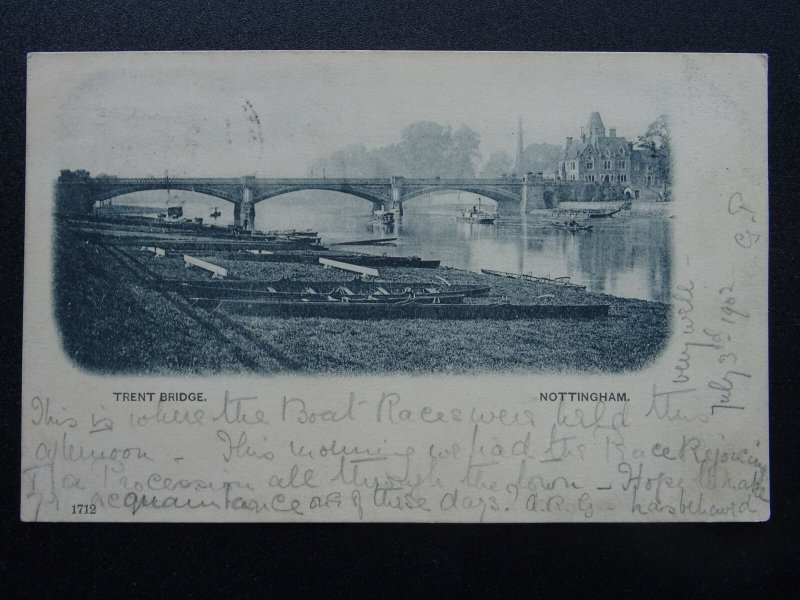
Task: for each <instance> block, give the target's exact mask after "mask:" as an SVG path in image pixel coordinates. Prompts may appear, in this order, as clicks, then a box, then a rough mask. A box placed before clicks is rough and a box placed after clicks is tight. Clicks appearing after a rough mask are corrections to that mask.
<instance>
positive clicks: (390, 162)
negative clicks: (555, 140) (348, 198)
mask: <svg viewBox="0 0 800 600" xmlns="http://www.w3.org/2000/svg"><path fill="white" fill-rule="evenodd" d="M637 145H638V147H639V148H647V149H648V150H650V151H651V152H653V153H657V154H659V155H660V156H662V157H663V159H664V160H663V164H664V167H663V168H664V170H665V171H666V172H665V173H664V175H666V177H665V179H668V178H669V172H668V171H669V127H668V122H667V119H666V117H664V116H663V115H662V116H661V117H659V118H658V119H656V120H655V121H654V122H653V123H651V125H650V126H649V127H648V129H647V131H646V132H645V134H644V135H643V136H640V137H639V140H638V143H637ZM562 153H563V148H562V147H561V146H558V145H556V144H547V143H541V144H529V145H527V146H526V147H525V148H524V150H523V156H522V165H516V164H515V160H514V159H513V158H512V157H511V155H510V154H509V153H508V152H506V151H505V150H496V151H493V152H491V153H490V154H489V156H488V158H487V159H486V160H485V161H483V160H482V156H481V153H480V136H479V135H478V133H477V132H475V131H474V130H472V129H470V128H469V127H467V126H466V125H461V126H459V127H457V128H456V129H453V128H452V127H450V126H448V125H441V124H439V123H434V122H432V121H419V122H417V123H412V124H411V125H408V126H407V127H405V128H404V129H403V130H402V132H401V134H400V141H399V142H396V143H394V144H389V145H387V146H382V147H379V148H373V149H368V148H367V147H366V146H365V145H364V144H352V145H349V146H346V147H344V148H342V149H340V150H336V151H335V152H332V153H331V154H329V155H328V156H325V157H322V158H320V159H318V160H316V161H315V162H314V163H313V164H312V165H311V175H312V176H313V177H322V176H323V175H324V176H326V177H391V176H392V175H404V176H406V177H442V178H460V177H465V178H473V177H508V176H511V175H517V176H522V175H523V174H525V173H528V172H533V173H545V174H549V173H554V172H555V171H556V169H557V167H558V162H559V160H560V158H561V155H562Z"/></svg>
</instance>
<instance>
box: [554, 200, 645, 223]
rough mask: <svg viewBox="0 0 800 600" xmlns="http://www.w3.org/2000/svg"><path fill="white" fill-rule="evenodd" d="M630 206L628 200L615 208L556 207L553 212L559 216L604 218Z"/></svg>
mask: <svg viewBox="0 0 800 600" xmlns="http://www.w3.org/2000/svg"><path fill="white" fill-rule="evenodd" d="M631 206H632V203H631V201H630V200H628V201H626V202H623V203H622V204H620V205H619V206H618V207H617V208H611V209H608V208H562V209H558V210H557V211H556V213H555V214H557V215H560V216H573V217H577V216H581V217H589V218H590V219H604V218H606V217H612V216H614V215H615V214H617V213H618V212H621V211H623V210H628V209H629V208H630V207H631Z"/></svg>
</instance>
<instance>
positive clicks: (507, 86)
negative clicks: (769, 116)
mask: <svg viewBox="0 0 800 600" xmlns="http://www.w3.org/2000/svg"><path fill="white" fill-rule="evenodd" d="M654 64H657V63H654V61H653V60H652V57H650V58H648V57H647V56H646V55H627V56H620V55H616V56H614V57H608V56H606V55H602V54H595V55H588V54H573V55H564V54H558V55H557V54H521V53H514V54H512V53H480V54H476V53H369V52H313V53H312V52H265V53H208V54H201V53H197V54H192V53H169V54H155V53H138V54H134V53H127V54H126V53H119V54H85V55H75V54H73V55H68V54H64V55H60V57H59V58H57V59H55V60H54V59H52V58H51V59H50V60H48V61H47V69H41V70H40V71H41V72H37V73H38V76H41V77H42V78H45V77H47V78H48V79H46V85H45V84H42V85H43V87H45V88H47V90H48V92H47V93H48V95H49V98H48V106H49V112H50V113H51V114H50V117H51V118H52V119H53V123H52V124H53V125H54V126H55V127H54V129H55V131H54V136H53V138H52V142H53V146H52V148H51V149H50V150H51V152H52V154H51V156H52V158H53V160H54V161H55V162H57V163H58V164H59V168H70V169H79V168H80V169H86V170H89V171H91V172H92V173H94V174H98V173H101V172H104V173H109V174H117V175H158V176H161V175H163V174H164V171H165V170H167V171H169V173H170V175H173V176H182V175H191V176H238V175H244V174H255V175H259V176H265V177H269V176H306V175H308V168H309V165H310V164H311V163H312V162H313V161H314V160H315V159H316V158H318V157H320V156H322V155H325V154H327V153H330V152H331V151H333V150H336V149H338V148H341V147H344V146H346V145H349V144H355V143H362V144H365V145H366V146H367V147H368V148H374V147H377V146H383V145H386V144H389V143H392V142H395V141H398V140H399V138H400V131H401V130H402V128H403V127H404V126H406V125H408V124H410V123H413V122H415V121H423V120H426V121H435V122H438V123H442V124H448V125H452V126H453V127H457V126H459V125H461V124H465V125H467V126H469V127H471V128H472V129H474V130H475V131H477V132H478V133H479V134H480V137H481V153H482V157H483V160H485V159H486V158H487V157H488V156H489V153H490V152H492V151H494V150H498V149H503V150H506V151H507V152H508V153H509V154H510V155H512V156H513V155H514V152H515V147H516V137H515V136H516V127H517V117H518V116H521V117H522V120H523V125H524V135H525V143H526V145H527V144H529V143H533V142H549V143H555V144H559V145H560V144H563V143H564V138H565V136H568V135H573V136H577V135H578V134H579V132H580V127H581V125H583V124H585V123H586V121H587V119H588V116H589V113H590V112H591V111H594V110H597V111H600V113H601V115H602V117H603V121H604V122H605V125H606V127H607V128H608V127H616V128H617V133H618V135H624V136H627V137H629V138H630V139H635V137H636V136H637V135H639V134H641V133H643V132H644V129H645V128H646V127H647V125H648V124H649V123H650V122H651V121H652V120H653V119H655V118H656V117H657V116H658V115H659V114H661V113H663V112H667V109H666V108H665V106H666V101H665V98H667V97H668V96H669V89H670V81H669V80H668V79H667V78H665V77H664V74H663V73H661V72H659V71H658V70H657V69H654V68H653V65H654ZM673 71H674V69H673Z"/></svg>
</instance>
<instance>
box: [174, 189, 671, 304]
mask: <svg viewBox="0 0 800 600" xmlns="http://www.w3.org/2000/svg"><path fill="white" fill-rule="evenodd" d="M173 194H174V195H175V196H176V197H175V198H173V201H175V199H176V198H177V199H178V200H183V207H184V215H185V216H186V217H189V218H194V217H201V218H203V219H204V222H206V223H209V222H214V220H213V219H210V218H209V215H210V213H211V212H213V209H214V207H215V206H217V207H218V208H219V211H220V212H221V213H222V214H221V215H220V216H219V217H218V218H217V220H216V222H217V224H218V225H227V224H230V223H232V222H233V210H232V206H231V205H229V204H227V203H225V202H222V203H220V201H219V200H216V199H214V198H208V197H204V196H200V195H198V194H185V195H182V196H178V195H177V193H175V192H173ZM436 200H437V201H435V202H434V201H429V200H427V199H425V200H421V201H418V202H410V203H408V204H407V205H406V206H405V215H404V216H403V218H402V220H401V221H400V222H399V223H397V224H396V225H395V226H394V227H385V226H379V225H375V224H373V222H372V216H371V205H370V204H368V203H366V202H364V201H363V200H360V199H358V198H353V197H351V196H347V195H344V194H339V193H335V192H306V193H301V192H298V193H295V194H287V195H285V196H279V197H278V198H273V199H270V200H268V201H265V202H262V203H260V204H258V205H257V206H256V220H255V226H256V228H257V229H261V230H271V229H289V228H295V229H306V228H312V229H316V230H317V231H319V232H320V234H321V236H322V238H323V242H326V243H335V242H342V241H348V240H361V239H366V238H371V237H381V238H386V237H397V238H398V240H397V242H396V243H397V245H396V246H381V247H369V246H359V247H358V248H357V249H358V250H359V251H361V252H372V253H379V254H383V253H385V254H389V255H393V256H411V255H418V256H421V257H423V258H438V259H441V260H442V264H444V265H447V266H452V267H456V268H462V269H468V270H472V271H479V270H480V269H482V268H486V269H495V270H499V271H512V272H516V273H533V274H534V275H544V276H551V277H560V276H564V275H568V276H569V277H571V279H572V281H574V282H576V283H581V284H584V285H586V286H587V287H588V288H589V289H590V290H592V291H597V292H603V293H608V294H613V295H617V296H623V297H630V298H642V299H645V300H657V301H660V302H667V301H668V300H669V289H670V255H671V246H672V242H671V239H672V238H671V221H670V220H669V219H668V218H667V216H666V215H663V214H662V215H656V214H647V212H638V211H632V212H630V213H622V214H620V215H616V216H615V217H614V218H612V219H592V220H591V224H592V225H593V226H594V229H593V231H577V232H570V231H565V230H561V229H556V228H553V227H552V226H551V225H549V221H550V220H552V219H553V217H552V215H551V214H550V213H548V212H547V211H541V212H539V213H533V214H530V215H526V216H524V217H522V216H519V215H513V214H510V212H511V211H509V210H501V219H500V220H499V221H498V222H497V223H496V224H495V225H475V224H470V223H464V222H460V221H456V218H455V217H456V209H455V207H454V206H453V205H452V200H453V199H452V198H448V197H444V198H442V199H438V198H437V199H436ZM465 202H472V203H474V200H472V199H469V198H468V199H466V201H465ZM484 202H485V200H484ZM490 208H491V207H490ZM354 249H356V248H354Z"/></svg>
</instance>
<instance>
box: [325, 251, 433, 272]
mask: <svg viewBox="0 0 800 600" xmlns="http://www.w3.org/2000/svg"><path fill="white" fill-rule="evenodd" d="M319 258H327V259H329V260H338V261H343V262H346V263H350V264H351V265H358V266H361V267H410V268H413V269H436V268H438V267H439V265H440V264H441V262H442V261H441V260H423V259H422V258H420V257H419V256H386V255H385V254H384V255H381V256H376V255H373V254H341V255H332V254H320V255H319Z"/></svg>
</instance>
